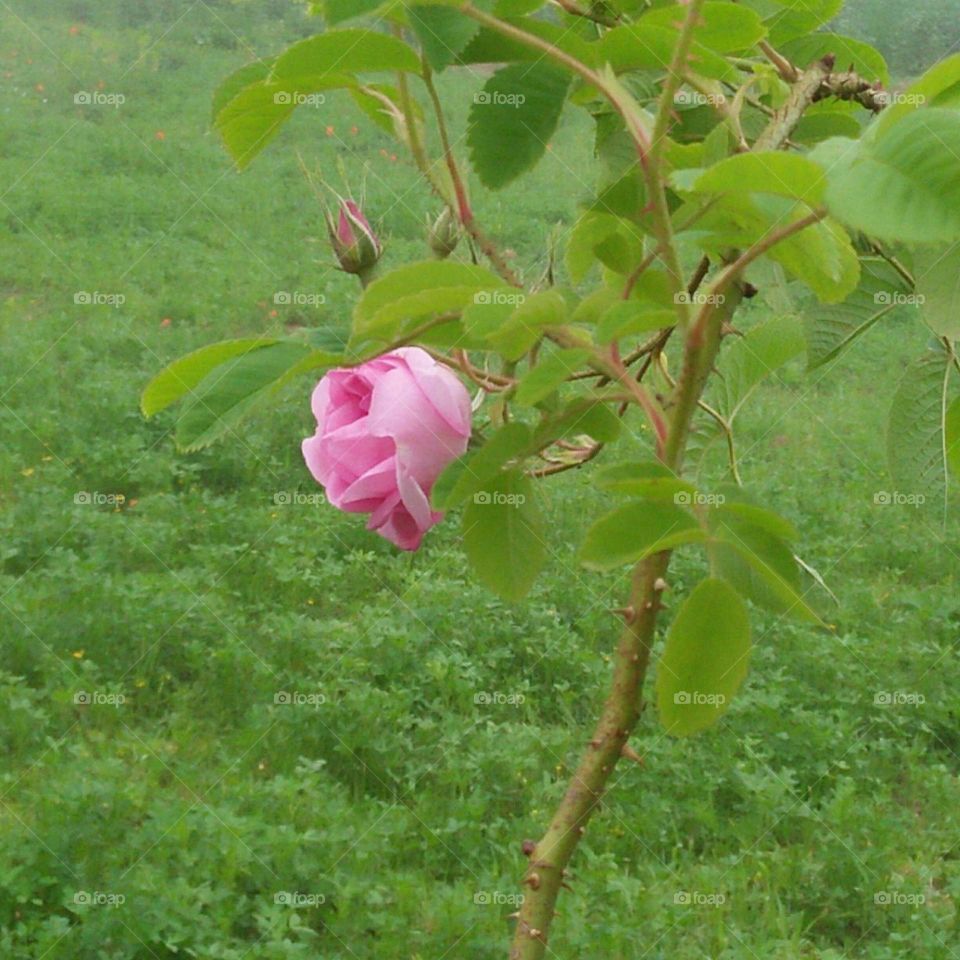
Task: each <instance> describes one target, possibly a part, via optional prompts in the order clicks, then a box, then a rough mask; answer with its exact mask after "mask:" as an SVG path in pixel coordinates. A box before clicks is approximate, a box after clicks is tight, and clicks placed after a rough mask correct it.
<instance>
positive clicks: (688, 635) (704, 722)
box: [656, 579, 750, 737]
mask: <svg viewBox="0 0 960 960" xmlns="http://www.w3.org/2000/svg"><path fill="white" fill-rule="evenodd" d="M749 659H750V620H749V617H748V614H747V608H746V605H745V604H744V602H743V600H741V599H740V597H739V595H738V594H737V592H736V591H735V590H734V589H733V588H732V587H731V586H729V585H728V584H727V583H725V582H724V581H723V580H715V579H710V580H704V581H702V582H701V583H699V584H698V585H697V586H696V587H695V588H694V590H693V592H692V593H691V594H690V596H689V597H687V599H686V600H685V601H684V604H683V606H682V607H681V608H680V610H679V612H678V613H677V616H676V617H675V618H674V621H673V623H672V624H671V625H670V629H669V631H668V632H667V640H666V643H665V644H664V648H663V653H662V654H661V655H660V660H659V662H658V665H657V686H656V689H657V709H658V710H659V713H660V722H661V723H662V724H663V726H664V729H666V731H667V732H668V733H670V734H672V735H673V736H677V737H685V736H689V735H690V734H693V733H698V732H699V731H701V730H705V729H706V728H707V727H709V726H711V725H712V724H713V723H715V722H716V721H717V720H718V719H719V718H720V716H721V715H722V714H723V713H724V712H725V711H726V709H727V707H728V706H729V705H730V702H731V700H732V699H733V697H734V696H735V695H736V693H737V691H738V690H739V689H740V684H742V683H743V680H744V678H745V677H746V675H747V668H748V666H749Z"/></svg>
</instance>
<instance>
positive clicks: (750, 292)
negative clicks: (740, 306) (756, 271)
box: [743, 283, 760, 300]
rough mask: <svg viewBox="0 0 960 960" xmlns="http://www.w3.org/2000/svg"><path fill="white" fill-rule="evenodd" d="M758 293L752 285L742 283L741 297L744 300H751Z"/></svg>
mask: <svg viewBox="0 0 960 960" xmlns="http://www.w3.org/2000/svg"><path fill="white" fill-rule="evenodd" d="M759 292H760V291H759V290H758V289H757V288H756V287H755V286H754V285H753V284H752V283H744V285H743V296H744V299H745V300H752V299H753V298H754V297H755V296H756V295H757V294H758V293H759Z"/></svg>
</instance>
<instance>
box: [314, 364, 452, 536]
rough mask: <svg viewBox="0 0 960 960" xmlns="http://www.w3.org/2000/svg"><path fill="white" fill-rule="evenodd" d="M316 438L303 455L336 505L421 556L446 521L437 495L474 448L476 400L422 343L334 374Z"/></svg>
mask: <svg viewBox="0 0 960 960" xmlns="http://www.w3.org/2000/svg"><path fill="white" fill-rule="evenodd" d="M312 406H313V414H314V416H315V417H316V418H317V432H316V433H315V434H314V435H313V436H312V437H309V438H308V439H306V440H304V441H303V457H304V459H305V460H306V461H307V466H308V467H309V468H310V472H311V473H312V474H313V476H314V478H315V479H316V481H317V483H319V484H321V485H322V486H323V488H324V489H325V491H326V494H327V499H328V500H329V501H330V503H332V504H333V506H335V507H337V508H338V509H340V510H345V511H347V512H348V513H369V514H370V522H369V523H368V524H367V527H368V529H370V530H376V531H377V533H379V534H380V535H381V536H382V537H386V538H387V539H388V540H389V541H391V543H395V544H396V545H397V546H398V547H400V549H401V550H416V549H417V548H418V547H419V546H420V541H421V540H422V539H423V535H424V533H426V532H427V530H429V529H430V528H431V527H432V526H433V525H434V524H436V523H438V522H439V521H440V520H441V518H442V517H443V514H442V513H437V512H435V511H434V510H433V509H432V508H431V506H430V500H429V497H430V491H431V489H432V488H433V484H434V482H435V481H436V479H437V477H438V476H440V473H441V471H442V470H443V468H444V467H445V466H446V465H447V464H448V463H450V462H451V461H452V460H455V459H456V458H457V457H459V456H460V455H461V454H462V453H464V451H465V450H466V449H467V441H468V440H469V438H470V395H469V394H468V393H467V390H466V388H465V387H464V386H463V384H462V383H461V382H460V381H459V380H458V379H457V377H456V376H455V374H453V373H452V372H451V371H450V370H448V369H447V368H446V367H443V366H441V365H440V364H438V363H437V362H436V361H435V360H434V359H433V358H432V357H431V356H430V354H428V353H427V352H426V351H424V350H421V349H420V348H419V347H403V348H401V349H399V350H394V351H393V352H392V353H387V354H384V355H383V356H382V357H377V359H375V360H370V361H368V362H367V363H363V364H361V365H360V366H358V367H353V368H346V369H339V370H331V371H330V372H329V373H327V374H326V375H325V376H324V377H323V378H322V379H321V381H320V382H319V383H318V384H317V386H316V389H315V390H314V391H313V400H312Z"/></svg>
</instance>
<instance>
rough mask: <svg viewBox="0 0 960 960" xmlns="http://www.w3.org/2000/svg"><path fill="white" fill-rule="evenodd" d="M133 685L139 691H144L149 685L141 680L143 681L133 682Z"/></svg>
mask: <svg viewBox="0 0 960 960" xmlns="http://www.w3.org/2000/svg"><path fill="white" fill-rule="evenodd" d="M133 685H134V686H135V687H136V688H137V689H138V690H142V689H143V688H144V687H145V686H146V685H147V681H146V680H144V679H142V678H141V679H139V680H135V681H134V682H133Z"/></svg>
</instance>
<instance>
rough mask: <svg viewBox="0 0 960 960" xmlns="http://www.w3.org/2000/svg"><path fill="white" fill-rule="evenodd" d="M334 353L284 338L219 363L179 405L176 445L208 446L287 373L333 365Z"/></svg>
mask: <svg viewBox="0 0 960 960" xmlns="http://www.w3.org/2000/svg"><path fill="white" fill-rule="evenodd" d="M340 359H341V358H340V357H338V356H336V355H332V354H329V353H326V352H325V351H322V350H313V349H311V348H310V347H308V346H307V345H306V344H302V343H296V342H293V341H289V340H284V341H279V342H277V343H274V344H271V345H269V346H266V347H263V348H260V349H257V350H252V351H248V352H246V353H243V354H241V355H240V356H238V357H236V358H234V359H233V360H230V361H227V362H226V363H224V364H221V365H220V366H219V367H217V368H215V369H214V370H213V371H212V373H210V374H209V375H208V376H207V377H206V378H204V380H203V381H201V383H200V384H199V385H198V386H197V387H196V388H195V389H194V390H193V391H192V392H191V395H190V398H189V400H188V401H187V403H186V404H185V405H184V407H183V410H182V412H181V414H180V416H179V418H178V419H177V426H176V434H175V437H176V442H177V446H178V447H179V448H180V449H181V450H186V451H193V450H199V449H201V448H202V447H206V446H209V444H211V443H213V442H214V441H215V440H217V439H219V438H220V437H222V436H223V435H224V434H225V433H227V432H229V431H230V430H232V429H233V428H234V427H235V426H236V425H237V424H238V423H239V421H240V420H241V419H242V418H243V417H244V416H245V415H246V414H248V413H249V412H250V411H251V410H252V409H253V408H254V407H255V406H257V405H258V404H259V403H260V402H262V401H263V400H265V399H267V398H268V397H270V396H272V395H273V394H274V393H275V392H276V391H277V390H278V389H279V388H280V387H282V386H283V385H284V384H285V383H287V382H288V381H289V380H291V379H292V378H293V377H295V376H297V375H298V374H300V373H305V372H307V371H309V370H314V369H317V368H321V367H330V366H333V365H334V364H336V363H337V362H338V361H339V360H340Z"/></svg>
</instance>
